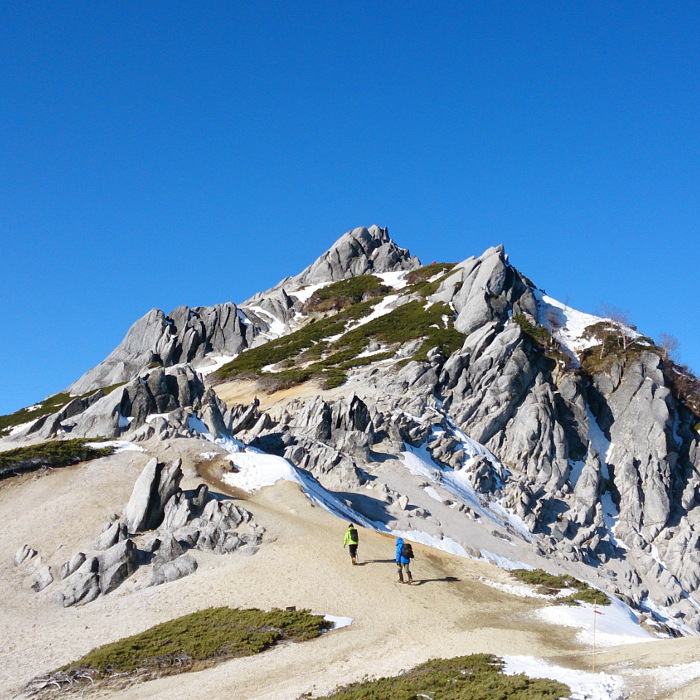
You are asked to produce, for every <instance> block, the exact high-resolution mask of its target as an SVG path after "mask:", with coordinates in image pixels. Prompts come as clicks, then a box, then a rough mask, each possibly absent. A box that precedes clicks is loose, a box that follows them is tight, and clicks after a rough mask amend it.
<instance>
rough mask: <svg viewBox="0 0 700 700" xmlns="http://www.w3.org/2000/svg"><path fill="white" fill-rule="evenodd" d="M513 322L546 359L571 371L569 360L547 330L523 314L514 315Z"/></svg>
mask: <svg viewBox="0 0 700 700" xmlns="http://www.w3.org/2000/svg"><path fill="white" fill-rule="evenodd" d="M513 321H514V322H515V323H517V324H518V325H519V326H520V328H521V329H522V331H523V333H524V334H525V335H526V336H527V337H528V338H530V340H531V341H532V343H533V345H534V346H535V347H536V348H537V349H538V350H540V351H541V352H542V353H543V354H544V355H545V356H546V357H548V358H549V359H550V360H554V361H555V362H557V363H560V364H562V365H563V366H564V368H566V369H571V358H570V357H569V355H567V354H566V353H565V352H564V351H563V349H562V346H561V344H560V343H559V341H558V340H556V338H554V336H553V335H552V334H551V333H550V332H549V331H548V330H547V328H545V327H544V326H541V325H539V324H534V323H532V321H530V319H529V318H528V317H527V316H525V314H514V315H513Z"/></svg>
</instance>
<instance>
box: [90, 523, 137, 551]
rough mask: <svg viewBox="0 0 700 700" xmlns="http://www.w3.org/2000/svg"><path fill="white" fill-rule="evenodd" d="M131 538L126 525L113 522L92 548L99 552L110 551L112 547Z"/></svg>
mask: <svg viewBox="0 0 700 700" xmlns="http://www.w3.org/2000/svg"><path fill="white" fill-rule="evenodd" d="M128 536H129V533H128V532H127V528H126V525H125V524H124V523H120V522H118V521H117V522H113V523H112V524H110V525H108V526H107V528H106V529H105V530H104V532H103V533H102V534H101V535H100V536H99V537H98V538H97V539H96V540H95V541H94V542H93V543H92V548H93V549H97V550H100V551H101V550H104V549H109V548H110V547H112V546H114V545H115V544H117V542H121V541H122V540H125V539H126V538H127V537H128Z"/></svg>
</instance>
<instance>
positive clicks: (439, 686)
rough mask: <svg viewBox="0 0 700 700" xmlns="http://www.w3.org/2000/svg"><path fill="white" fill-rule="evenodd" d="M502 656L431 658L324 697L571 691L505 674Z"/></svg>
mask: <svg viewBox="0 0 700 700" xmlns="http://www.w3.org/2000/svg"><path fill="white" fill-rule="evenodd" d="M503 667H504V663H503V661H502V659H499V658H498V657H496V656H493V655H491V654H472V655H471V656H457V657H455V658H453V659H431V660H430V661H427V662H426V663H424V664H421V665H420V666H416V667H415V668H413V669H411V670H410V671H406V672H404V673H402V674H400V675H398V676H393V677H389V678H378V679H376V680H371V681H360V682H358V683H352V684H350V685H347V686H344V687H342V688H338V689H337V690H336V691H334V692H332V693H330V694H328V695H325V696H323V697H324V698H332V699H333V700H417V698H421V697H429V698H431V699H432V700H486V699H487V698H488V699H489V700H490V699H491V698H494V699H495V698H498V700H516V699H520V700H525V699H526V698H527V700H558V698H562V697H569V695H570V694H571V690H570V689H569V688H568V687H567V686H566V685H564V684H563V683H559V682H557V681H552V680H549V679H542V678H536V679H532V678H528V677H527V676H526V675H524V674H522V673H521V674H518V675H514V676H506V675H505V674H504V673H503Z"/></svg>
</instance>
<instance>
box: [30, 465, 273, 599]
mask: <svg viewBox="0 0 700 700" xmlns="http://www.w3.org/2000/svg"><path fill="white" fill-rule="evenodd" d="M181 464H182V461H181V460H180V459H176V460H174V461H173V462H170V463H169V464H161V463H158V461H157V460H156V459H152V460H151V461H150V462H148V464H147V465H146V466H145V467H144V469H143V471H142V472H141V474H140V476H139V478H138V479H137V481H136V483H135V485H134V490H133V493H132V495H131V498H130V499H129V502H128V503H127V506H126V508H125V511H124V515H123V519H122V520H119V519H117V520H115V521H113V522H112V521H110V523H109V524H108V526H107V527H106V528H105V530H104V531H103V533H102V535H100V537H98V538H97V540H95V542H93V547H92V548H93V550H100V549H102V548H103V545H106V544H108V543H109V542H112V541H113V544H111V546H109V547H107V548H105V549H104V551H100V552H99V553H96V554H89V555H86V554H85V553H83V552H77V553H76V554H74V555H73V556H72V557H71V558H70V559H69V560H68V561H67V562H65V563H64V564H63V565H62V567H61V579H62V582H61V585H60V586H59V588H58V589H57V590H56V591H54V592H53V594H52V597H53V599H54V600H55V601H56V602H58V603H59V604H60V605H63V606H64V607H69V606H71V605H76V604H77V603H88V602H90V601H91V600H94V599H95V598H96V597H97V596H99V595H107V594H108V593H110V592H111V591H113V590H115V589H116V588H118V587H119V586H120V585H121V584H122V583H123V582H124V581H125V580H126V579H127V578H129V577H130V576H132V575H133V574H134V573H135V572H136V571H137V569H138V568H140V567H150V574H149V575H148V576H146V577H145V581H144V582H142V583H141V584H140V585H141V586H155V585H160V584H162V583H166V582H169V581H175V580H177V579H179V578H182V577H183V576H187V575H189V574H191V573H193V572H194V571H196V570H197V561H196V559H195V558H194V557H193V556H192V553H191V550H194V549H199V550H202V551H209V552H213V553H215V554H231V553H233V552H235V551H237V550H242V551H245V552H246V553H248V554H251V553H254V552H255V551H256V549H257V547H258V545H259V544H260V543H261V541H262V537H263V533H264V529H263V528H261V527H260V526H258V525H257V524H256V523H254V522H253V520H252V516H251V514H250V513H249V512H248V511H247V510H245V509H244V508H241V507H239V506H237V505H235V504H234V503H233V502H232V501H230V500H222V499H221V498H220V497H218V496H216V495H213V494H210V493H209V489H208V488H207V486H206V485H205V484H201V485H200V486H199V487H198V488H197V489H195V490H194V491H182V490H181V489H180V486H179V484H180V482H181V480H182V477H183V474H182V467H181ZM52 582H53V576H52V574H51V572H50V570H49V569H48V567H44V568H42V569H40V570H39V571H38V572H37V573H36V575H35V577H34V579H33V582H32V588H33V589H34V590H35V591H37V592H38V591H40V590H43V589H44V588H46V587H48V586H49V585H50V584H51V583H52Z"/></svg>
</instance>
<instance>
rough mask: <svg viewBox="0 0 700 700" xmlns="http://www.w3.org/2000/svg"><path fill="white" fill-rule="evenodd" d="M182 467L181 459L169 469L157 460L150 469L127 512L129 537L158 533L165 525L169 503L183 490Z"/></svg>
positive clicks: (133, 495)
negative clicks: (164, 517) (181, 488)
mask: <svg viewBox="0 0 700 700" xmlns="http://www.w3.org/2000/svg"><path fill="white" fill-rule="evenodd" d="M181 465H182V460H181V459H176V460H175V461H174V462H171V463H170V464H167V465H165V464H160V463H159V462H158V460H157V459H156V458H155V457H154V458H153V459H152V460H151V461H150V462H149V463H148V464H147V465H146V467H145V468H144V470H143V471H142V472H141V475H140V476H139V478H138V479H137V480H136V484H134V490H133V492H132V494H131V498H130V499H129V502H128V503H127V505H126V509H125V510H124V525H125V526H126V529H127V530H128V532H129V533H131V534H134V533H137V532H142V531H144V530H155V529H156V528H157V527H158V526H159V525H160V524H161V522H162V521H163V514H164V510H165V505H166V503H167V502H168V500H169V499H170V498H171V497H172V496H173V495H174V494H175V493H176V492H177V491H179V489H180V480H181V479H182V469H181ZM115 524H116V523H115Z"/></svg>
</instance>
